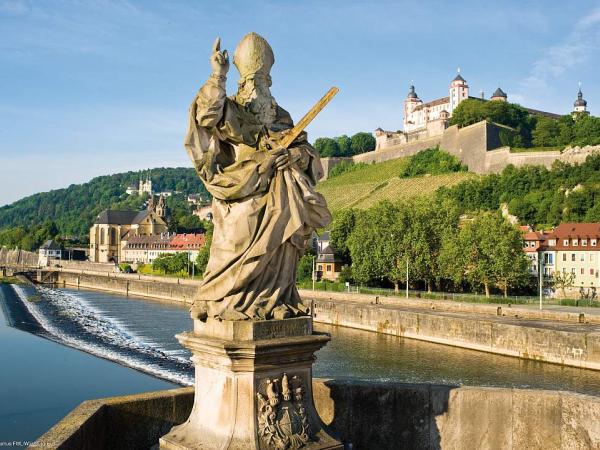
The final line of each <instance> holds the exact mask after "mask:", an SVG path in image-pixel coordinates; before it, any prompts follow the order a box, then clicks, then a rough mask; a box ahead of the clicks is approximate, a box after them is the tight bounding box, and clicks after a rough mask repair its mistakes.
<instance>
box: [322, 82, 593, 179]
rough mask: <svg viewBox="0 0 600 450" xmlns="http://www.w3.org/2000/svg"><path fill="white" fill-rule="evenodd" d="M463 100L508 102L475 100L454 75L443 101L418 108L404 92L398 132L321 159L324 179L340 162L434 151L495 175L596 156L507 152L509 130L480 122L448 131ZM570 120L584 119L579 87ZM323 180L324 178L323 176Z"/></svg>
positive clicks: (575, 151)
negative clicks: (510, 168) (366, 147)
mask: <svg viewBox="0 0 600 450" xmlns="http://www.w3.org/2000/svg"><path fill="white" fill-rule="evenodd" d="M466 99H475V100H478V101H482V102H487V101H499V102H506V101H508V95H507V94H506V93H505V92H504V91H503V90H502V89H501V88H497V89H496V91H495V92H494V93H493V94H492V96H491V97H490V98H489V99H486V98H484V95H483V93H481V95H480V96H479V97H473V96H471V95H470V94H469V85H468V84H467V81H466V80H465V79H464V78H463V77H462V76H461V74H460V73H458V74H457V75H456V77H454V79H453V80H452V81H451V82H450V86H449V88H448V96H445V97H440V98H437V99H434V100H430V101H428V102H423V101H422V100H421V99H420V98H419V96H418V95H417V93H416V91H415V87H414V86H412V85H411V86H410V89H409V92H408V95H407V97H406V99H405V100H404V120H403V130H398V131H386V130H383V129H381V128H377V129H376V130H375V132H374V133H373V134H374V136H375V140H376V147H375V150H374V151H372V152H367V153H362V154H359V155H355V156H352V157H342V158H322V162H323V166H324V170H325V174H328V173H329V171H330V170H331V169H332V168H333V167H335V166H336V165H338V164H339V163H340V162H342V161H348V162H355V163H360V162H362V163H377V162H384V161H388V160H391V159H397V158H401V157H405V156H412V155H414V154H415V153H418V152H420V151H422V150H426V149H428V148H432V147H436V146H439V147H440V148H441V149H442V150H444V151H446V152H448V153H450V154H451V155H454V156H456V157H457V158H458V159H459V160H460V161H461V162H462V163H464V164H466V165H467V166H468V167H469V170H470V171H471V172H475V173H494V172H495V173H497V172H501V171H502V169H504V168H505V167H506V166H507V165H509V164H513V165H515V166H517V167H520V166H524V165H543V166H546V167H548V168H549V167H550V166H551V165H552V163H553V162H554V161H556V160H561V161H565V162H570V163H574V162H583V161H585V158H586V157H587V155H589V154H590V153H592V152H597V151H600V146H595V147H584V148H579V147H573V148H571V147H567V148H566V149H564V150H563V151H527V152H519V153H515V152H511V149H510V147H508V146H505V145H503V144H502V140H501V138H500V137H501V134H505V133H511V132H515V130H513V129H512V128H509V127H506V126H503V125H499V124H496V123H491V122H487V121H485V120H484V121H481V122H479V123H475V124H473V125H470V126H466V127H463V128H459V127H458V126H457V125H452V126H449V121H450V118H451V117H452V114H453V112H454V110H455V109H456V107H457V106H458V105H459V104H460V102H462V101H463V100H466ZM524 109H526V110H527V111H529V112H530V113H532V114H536V115H541V116H546V117H550V118H553V119H557V118H559V117H561V115H560V114H555V113H551V112H547V111H539V110H537V109H532V108H527V107H525V108H524ZM571 114H572V115H575V114H589V112H588V110H587V102H586V101H585V100H584V99H583V93H582V92H581V87H580V88H579V92H578V93H577V98H576V100H575V102H574V104H573V110H572V111H571ZM326 176H327V175H326Z"/></svg>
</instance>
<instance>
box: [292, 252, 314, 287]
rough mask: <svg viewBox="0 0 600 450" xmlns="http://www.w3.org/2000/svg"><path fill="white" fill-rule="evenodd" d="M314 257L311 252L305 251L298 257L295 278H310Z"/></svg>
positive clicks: (303, 279)
mask: <svg viewBox="0 0 600 450" xmlns="http://www.w3.org/2000/svg"><path fill="white" fill-rule="evenodd" d="M314 257H315V255H314V254H313V253H312V252H307V253H305V254H304V255H303V256H302V257H301V258H300V260H299V261H298V266H297V268H296V280H298V281H306V280H312V272H313V258H314Z"/></svg>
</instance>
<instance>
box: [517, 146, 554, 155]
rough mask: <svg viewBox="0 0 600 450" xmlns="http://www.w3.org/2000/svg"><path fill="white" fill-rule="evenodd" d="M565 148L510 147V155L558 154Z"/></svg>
mask: <svg viewBox="0 0 600 450" xmlns="http://www.w3.org/2000/svg"><path fill="white" fill-rule="evenodd" d="M564 148H565V146H564V145H561V146H558V147H528V148H525V147H512V148H511V149H510V152H511V153H526V152H560V151H562V150H563V149H564Z"/></svg>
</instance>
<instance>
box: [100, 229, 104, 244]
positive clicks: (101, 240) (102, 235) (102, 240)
mask: <svg viewBox="0 0 600 450" xmlns="http://www.w3.org/2000/svg"><path fill="white" fill-rule="evenodd" d="M100 245H104V228H102V229H101V230H100Z"/></svg>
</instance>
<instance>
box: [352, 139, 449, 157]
mask: <svg viewBox="0 0 600 450" xmlns="http://www.w3.org/2000/svg"><path fill="white" fill-rule="evenodd" d="M441 140H442V136H441V135H440V136H434V137H431V138H426V139H420V140H418V141H413V142H408V143H406V144H399V145H394V146H392V147H387V148H383V149H381V150H375V151H372V152H367V153H362V154H360V155H354V156H353V157H352V161H353V162H355V163H367V164H369V163H380V162H384V161H389V160H391V159H397V158H402V157H403V156H412V155H414V154H415V153H418V152H420V151H422V150H426V149H428V148H431V147H435V146H436V145H439V144H440V142H441Z"/></svg>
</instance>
